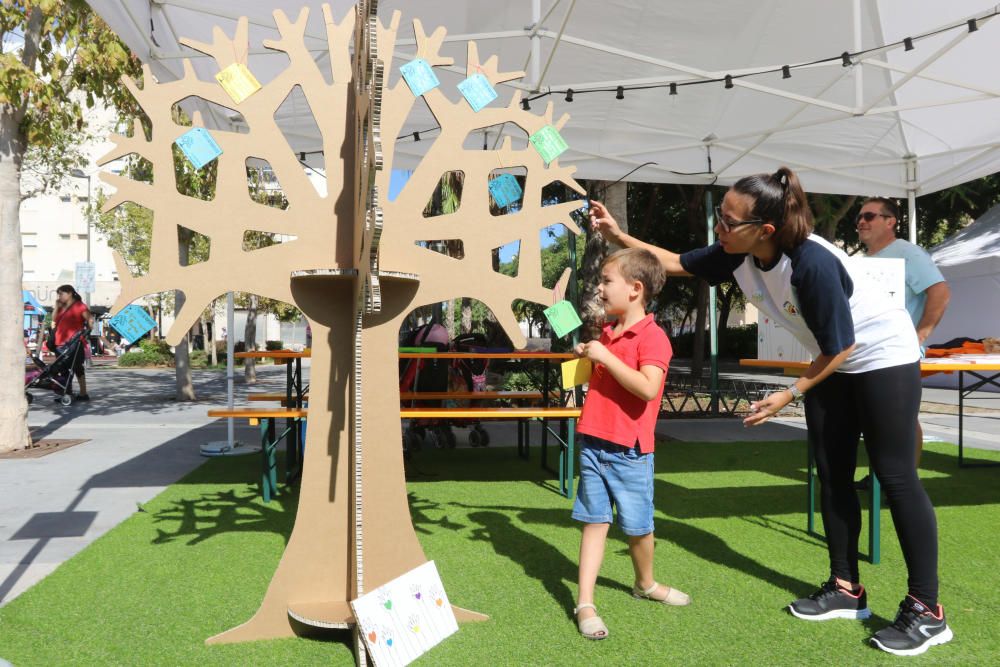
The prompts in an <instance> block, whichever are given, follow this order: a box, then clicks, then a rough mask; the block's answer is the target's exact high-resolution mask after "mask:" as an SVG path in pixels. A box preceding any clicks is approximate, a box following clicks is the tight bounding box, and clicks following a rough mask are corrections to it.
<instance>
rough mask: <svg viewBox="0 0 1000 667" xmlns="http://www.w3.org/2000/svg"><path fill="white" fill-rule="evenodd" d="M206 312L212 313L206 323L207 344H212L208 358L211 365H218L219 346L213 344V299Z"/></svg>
mask: <svg viewBox="0 0 1000 667" xmlns="http://www.w3.org/2000/svg"><path fill="white" fill-rule="evenodd" d="M208 312H210V313H212V321H211V322H210V323H209V325H208V331H207V332H206V334H207V337H208V341H209V344H210V345H211V346H212V349H211V351H210V352H209V354H210V355H211V356H210V357H209V359H210V363H211V364H212V366H218V365H219V348H218V346H217V345H216V344H215V302H214V301H213V302H212V305H210V306H209V307H208Z"/></svg>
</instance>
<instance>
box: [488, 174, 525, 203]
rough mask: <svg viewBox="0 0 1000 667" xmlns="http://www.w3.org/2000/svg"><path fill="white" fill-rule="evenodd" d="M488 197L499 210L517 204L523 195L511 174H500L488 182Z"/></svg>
mask: <svg viewBox="0 0 1000 667" xmlns="http://www.w3.org/2000/svg"><path fill="white" fill-rule="evenodd" d="M489 188H490V195H492V197H493V201H495V202H496V204H497V206H499V207H500V208H507V207H508V206H510V205H511V204H514V203H516V202H518V201H519V200H520V199H521V195H522V194H523V193H524V191H523V190H521V185H520V184H519V183H518V182H517V179H516V178H514V175H513V174H500V175H499V176H497V177H496V178H491V179H490V182H489Z"/></svg>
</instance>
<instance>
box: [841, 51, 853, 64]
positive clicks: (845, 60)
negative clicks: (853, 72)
mask: <svg viewBox="0 0 1000 667" xmlns="http://www.w3.org/2000/svg"><path fill="white" fill-rule="evenodd" d="M840 64H841V65H843V66H844V67H850V66H851V65H853V64H854V63H852V62H851V54H850V53H848V52H847V51H844V52H843V53H841V54H840Z"/></svg>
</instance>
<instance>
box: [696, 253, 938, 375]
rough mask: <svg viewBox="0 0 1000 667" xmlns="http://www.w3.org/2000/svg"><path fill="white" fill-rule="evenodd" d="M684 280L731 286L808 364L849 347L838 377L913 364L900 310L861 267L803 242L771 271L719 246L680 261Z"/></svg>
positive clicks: (909, 328) (909, 331)
mask: <svg viewBox="0 0 1000 667" xmlns="http://www.w3.org/2000/svg"><path fill="white" fill-rule="evenodd" d="M680 261H681V266H683V267H684V270H685V271H687V272H688V273H691V274H693V275H695V276H698V277H699V278H704V279H705V280H707V281H708V282H709V283H710V284H712V285H718V284H719V283H722V282H725V281H726V280H730V279H733V278H735V279H736V282H737V284H738V285H739V286H740V289H742V290H743V292H744V294H745V295H746V297H747V301H749V302H750V303H752V304H753V305H755V306H756V307H757V308H759V309H760V310H761V311H763V312H764V313H765V314H766V315H768V316H770V317H771V318H773V319H774V320H775V322H776V323H777V324H780V325H781V326H783V327H785V328H786V329H788V331H789V333H791V334H792V335H793V336H795V338H796V339H797V340H798V341H799V342H800V343H802V345H803V346H805V348H806V349H807V350H809V352H810V353H811V354H812V355H813V356H814V357H815V356H817V355H819V354H821V353H822V354H829V355H834V354H838V353H839V352H842V351H843V350H845V349H847V348H848V347H850V346H851V345H855V346H856V347H855V348H854V350H853V351H852V352H851V354H850V356H849V357H848V358H847V360H846V361H844V363H843V364H841V366H840V368H839V369H838V372H842V373H864V372H867V371H873V370H877V369H879V368H888V367H890V366H899V365H902V364H908V363H913V362H915V361H917V360H919V359H920V345H919V342H918V340H917V333H916V330H915V329H914V328H913V324H912V322H911V321H910V316H909V315H908V314H907V312H906V309H905V308H903V307H901V306H899V305H896V304H894V303H893V302H892V300H891V299H890V297H889V295H888V291H887V290H886V289H885V287H884V286H881V285H876V284H872V283H871V282H870V281H868V280H866V279H865V278H864V274H863V272H862V270H861V266H860V265H859V264H858V262H860V261H863V260H860V259H851V258H850V257H848V256H847V254H846V253H845V252H844V251H843V250H841V249H840V248H837V247H836V246H834V245H832V244H831V243H829V242H828V241H826V240H825V239H823V238H822V237H819V236H816V235H815V234H813V235H810V236H809V238H808V239H806V240H805V241H804V242H803V243H802V244H801V245H800V246H798V247H797V248H795V249H794V250H792V251H790V252H787V253H782V254H781V255H780V256H779V257H778V259H777V261H776V262H775V264H774V265H773V266H770V267H761V266H759V265H758V263H757V260H756V258H755V257H754V256H753V255H734V254H728V253H726V252H725V250H723V248H722V246H721V245H719V244H718V243H715V244H713V245H710V246H708V247H705V248H699V249H697V250H692V251H690V252H686V253H684V254H682V255H681V256H680Z"/></svg>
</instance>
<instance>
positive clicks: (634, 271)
mask: <svg viewBox="0 0 1000 667" xmlns="http://www.w3.org/2000/svg"><path fill="white" fill-rule="evenodd" d="M611 264H614V265H616V266H617V267H618V270H619V271H621V273H622V276H623V277H624V278H625V280H628V281H633V280H638V281H639V282H641V283H642V291H643V300H644V301H643V303H644V304H648V303H649V301H650V299H652V298H653V297H654V296H655V295H657V294H659V293H660V290H661V289H663V284H664V283H665V282H666V281H667V274H666V273H665V272H664V271H663V265H662V264H660V260H658V259H657V258H656V255H654V254H653V253H651V252H650V251H648V250H646V249H645V248H623V249H621V250H617V251H615V252H613V253H611V254H610V255H608V256H607V257H605V258H604V261H603V262H601V268H602V269H603V268H604V267H605V266H609V265H611Z"/></svg>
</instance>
